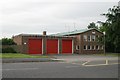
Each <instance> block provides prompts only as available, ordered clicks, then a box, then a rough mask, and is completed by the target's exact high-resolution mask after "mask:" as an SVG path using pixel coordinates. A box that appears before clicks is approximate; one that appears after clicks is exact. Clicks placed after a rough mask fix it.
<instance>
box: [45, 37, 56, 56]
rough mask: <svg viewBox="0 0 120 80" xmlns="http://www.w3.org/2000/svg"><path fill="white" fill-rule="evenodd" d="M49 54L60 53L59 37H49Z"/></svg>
mask: <svg viewBox="0 0 120 80" xmlns="http://www.w3.org/2000/svg"><path fill="white" fill-rule="evenodd" d="M47 54H58V39H47Z"/></svg>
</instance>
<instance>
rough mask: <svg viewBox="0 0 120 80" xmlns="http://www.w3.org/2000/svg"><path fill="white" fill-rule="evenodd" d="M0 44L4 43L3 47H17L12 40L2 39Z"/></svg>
mask: <svg viewBox="0 0 120 80" xmlns="http://www.w3.org/2000/svg"><path fill="white" fill-rule="evenodd" d="M0 43H2V45H15V42H14V41H13V40H12V39H10V38H2V39H1V40H0Z"/></svg>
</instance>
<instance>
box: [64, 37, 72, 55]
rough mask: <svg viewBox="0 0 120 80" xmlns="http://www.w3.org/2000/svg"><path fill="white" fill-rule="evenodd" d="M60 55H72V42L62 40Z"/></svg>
mask: <svg viewBox="0 0 120 80" xmlns="http://www.w3.org/2000/svg"><path fill="white" fill-rule="evenodd" d="M62 53H70V54H71V53H72V40H67V39H63V40H62Z"/></svg>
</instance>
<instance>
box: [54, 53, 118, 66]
mask: <svg viewBox="0 0 120 80" xmlns="http://www.w3.org/2000/svg"><path fill="white" fill-rule="evenodd" d="M54 58H56V60H57V59H58V60H62V61H63V62H67V63H72V64H78V65H84V66H85V65H87V64H89V65H95V66H97V65H111V64H119V63H118V62H119V61H118V57H117V56H104V55H78V54H74V55H55V56H54Z"/></svg>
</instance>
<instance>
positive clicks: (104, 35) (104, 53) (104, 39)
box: [103, 32, 106, 55]
mask: <svg viewBox="0 0 120 80" xmlns="http://www.w3.org/2000/svg"><path fill="white" fill-rule="evenodd" d="M103 34H104V54H105V32H103ZM105 55H106V54H105Z"/></svg>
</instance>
